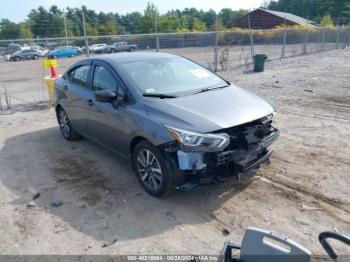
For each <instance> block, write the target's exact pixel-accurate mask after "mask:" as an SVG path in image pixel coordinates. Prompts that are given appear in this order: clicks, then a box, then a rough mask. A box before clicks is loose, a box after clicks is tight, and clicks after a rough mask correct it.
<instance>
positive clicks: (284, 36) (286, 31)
mask: <svg viewBox="0 0 350 262" xmlns="http://www.w3.org/2000/svg"><path fill="white" fill-rule="evenodd" d="M287 33H288V29H286V28H285V29H284V31H283V45H282V54H281V58H284V55H285V52H286V43H287Z"/></svg>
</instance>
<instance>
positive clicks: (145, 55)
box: [87, 52, 178, 66]
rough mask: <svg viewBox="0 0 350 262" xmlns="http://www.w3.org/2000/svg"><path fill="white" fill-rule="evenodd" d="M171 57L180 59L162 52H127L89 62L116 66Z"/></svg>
mask: <svg viewBox="0 0 350 262" xmlns="http://www.w3.org/2000/svg"><path fill="white" fill-rule="evenodd" d="M169 57H178V56H177V55H173V54H168V53H161V52H134V53H127V52H125V53H116V54H109V55H102V56H98V57H95V58H88V59H87V60H94V61H103V62H106V63H108V64H110V65H112V66H114V65H118V64H120V63H125V62H133V61H142V60H148V59H157V58H169Z"/></svg>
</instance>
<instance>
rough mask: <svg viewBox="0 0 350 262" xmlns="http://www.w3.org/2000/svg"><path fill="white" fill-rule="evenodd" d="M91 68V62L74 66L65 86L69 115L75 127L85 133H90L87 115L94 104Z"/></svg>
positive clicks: (67, 76) (66, 105)
mask: <svg viewBox="0 0 350 262" xmlns="http://www.w3.org/2000/svg"><path fill="white" fill-rule="evenodd" d="M91 68H92V67H91V62H88V63H85V64H80V65H78V66H76V67H74V68H73V69H71V70H70V71H69V72H68V73H67V75H66V81H65V86H64V90H65V93H66V103H65V108H66V111H67V114H68V117H69V119H70V121H71V123H72V125H73V127H74V128H75V129H76V130H77V131H78V132H79V133H81V134H84V135H88V128H87V119H86V116H87V114H88V111H90V110H91V107H92V105H93V90H92V88H91Z"/></svg>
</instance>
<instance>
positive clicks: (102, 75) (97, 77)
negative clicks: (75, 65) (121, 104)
mask: <svg viewBox="0 0 350 262" xmlns="http://www.w3.org/2000/svg"><path fill="white" fill-rule="evenodd" d="M92 86H93V89H94V90H104V89H109V90H111V91H113V92H115V93H117V95H118V96H124V92H123V89H122V87H120V86H119V85H118V82H117V81H116V80H115V78H114V77H113V76H112V75H111V74H110V73H109V72H108V71H107V70H106V69H105V68H104V67H102V66H96V67H95V72H94V79H93V82H92Z"/></svg>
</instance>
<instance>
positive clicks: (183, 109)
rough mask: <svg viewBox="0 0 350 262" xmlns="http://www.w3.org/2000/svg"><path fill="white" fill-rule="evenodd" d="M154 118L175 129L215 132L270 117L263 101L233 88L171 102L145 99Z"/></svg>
mask: <svg viewBox="0 0 350 262" xmlns="http://www.w3.org/2000/svg"><path fill="white" fill-rule="evenodd" d="M144 103H145V106H146V110H147V112H148V114H149V116H150V117H151V118H153V119H154V120H156V121H159V122H160V123H162V124H164V125H168V126H172V127H176V128H181V129H186V130H190V131H196V132H202V133H207V132H212V131H217V130H220V129H224V128H228V127H232V126H237V125H241V124H244V123H248V122H251V121H254V120H256V119H259V118H262V117H264V116H267V115H269V114H271V113H272V112H273V111H274V109H273V108H272V106H271V105H270V104H269V103H267V102H266V101H265V100H264V99H262V98H260V97H258V96H256V95H254V94H252V93H250V92H248V91H246V90H244V89H242V88H239V87H237V86H234V85H230V86H229V87H226V88H222V89H217V90H211V91H208V92H204V93H199V94H194V95H189V96H183V97H178V98H172V99H159V98H144Z"/></svg>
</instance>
